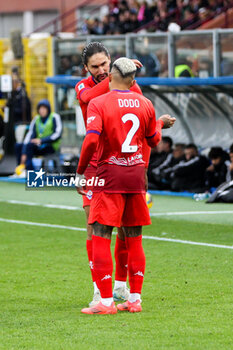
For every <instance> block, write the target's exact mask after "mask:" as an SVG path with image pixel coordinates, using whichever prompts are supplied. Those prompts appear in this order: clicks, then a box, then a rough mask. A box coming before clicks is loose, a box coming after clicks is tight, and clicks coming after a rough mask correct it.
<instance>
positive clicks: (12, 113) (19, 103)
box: [4, 74, 31, 154]
mask: <svg viewBox="0 0 233 350" xmlns="http://www.w3.org/2000/svg"><path fill="white" fill-rule="evenodd" d="M12 84H13V90H12V93H11V96H10V98H9V99H8V100H7V102H6V107H8V108H9V120H8V122H7V123H6V124H5V131H4V133H5V153H6V154H13V153H14V146H15V133H16V129H17V127H18V126H19V125H29V124H30V122H31V102H30V100H29V98H28V96H27V93H26V89H25V85H24V83H23V82H22V81H21V80H20V79H19V77H18V76H17V75H16V74H14V75H13V78H12ZM25 130H26V127H25Z"/></svg>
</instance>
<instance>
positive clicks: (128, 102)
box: [118, 98, 140, 108]
mask: <svg viewBox="0 0 233 350" xmlns="http://www.w3.org/2000/svg"><path fill="white" fill-rule="evenodd" d="M118 104H119V107H131V108H134V107H136V108H139V107H140V102H139V100H138V99H135V100H133V99H132V98H124V99H122V98H118Z"/></svg>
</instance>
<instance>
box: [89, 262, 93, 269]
mask: <svg viewBox="0 0 233 350" xmlns="http://www.w3.org/2000/svg"><path fill="white" fill-rule="evenodd" d="M89 266H90V269H91V270H93V269H94V264H93V261H90V262H89Z"/></svg>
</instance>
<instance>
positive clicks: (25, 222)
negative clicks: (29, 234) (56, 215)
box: [0, 218, 86, 231]
mask: <svg viewBox="0 0 233 350" xmlns="http://www.w3.org/2000/svg"><path fill="white" fill-rule="evenodd" d="M0 221H2V222H8V223H11V224H22V225H31V226H42V227H52V228H61V229H65V230H72V231H86V229H85V228H81V227H74V226H64V225H54V224H44V223H40V222H32V221H22V220H11V219H4V218H0Z"/></svg>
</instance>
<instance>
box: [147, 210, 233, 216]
mask: <svg viewBox="0 0 233 350" xmlns="http://www.w3.org/2000/svg"><path fill="white" fill-rule="evenodd" d="M200 214H201V215H202V214H233V210H218V211H217V210H215V211H174V212H170V213H151V214H150V216H172V215H174V216H176V215H200Z"/></svg>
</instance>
